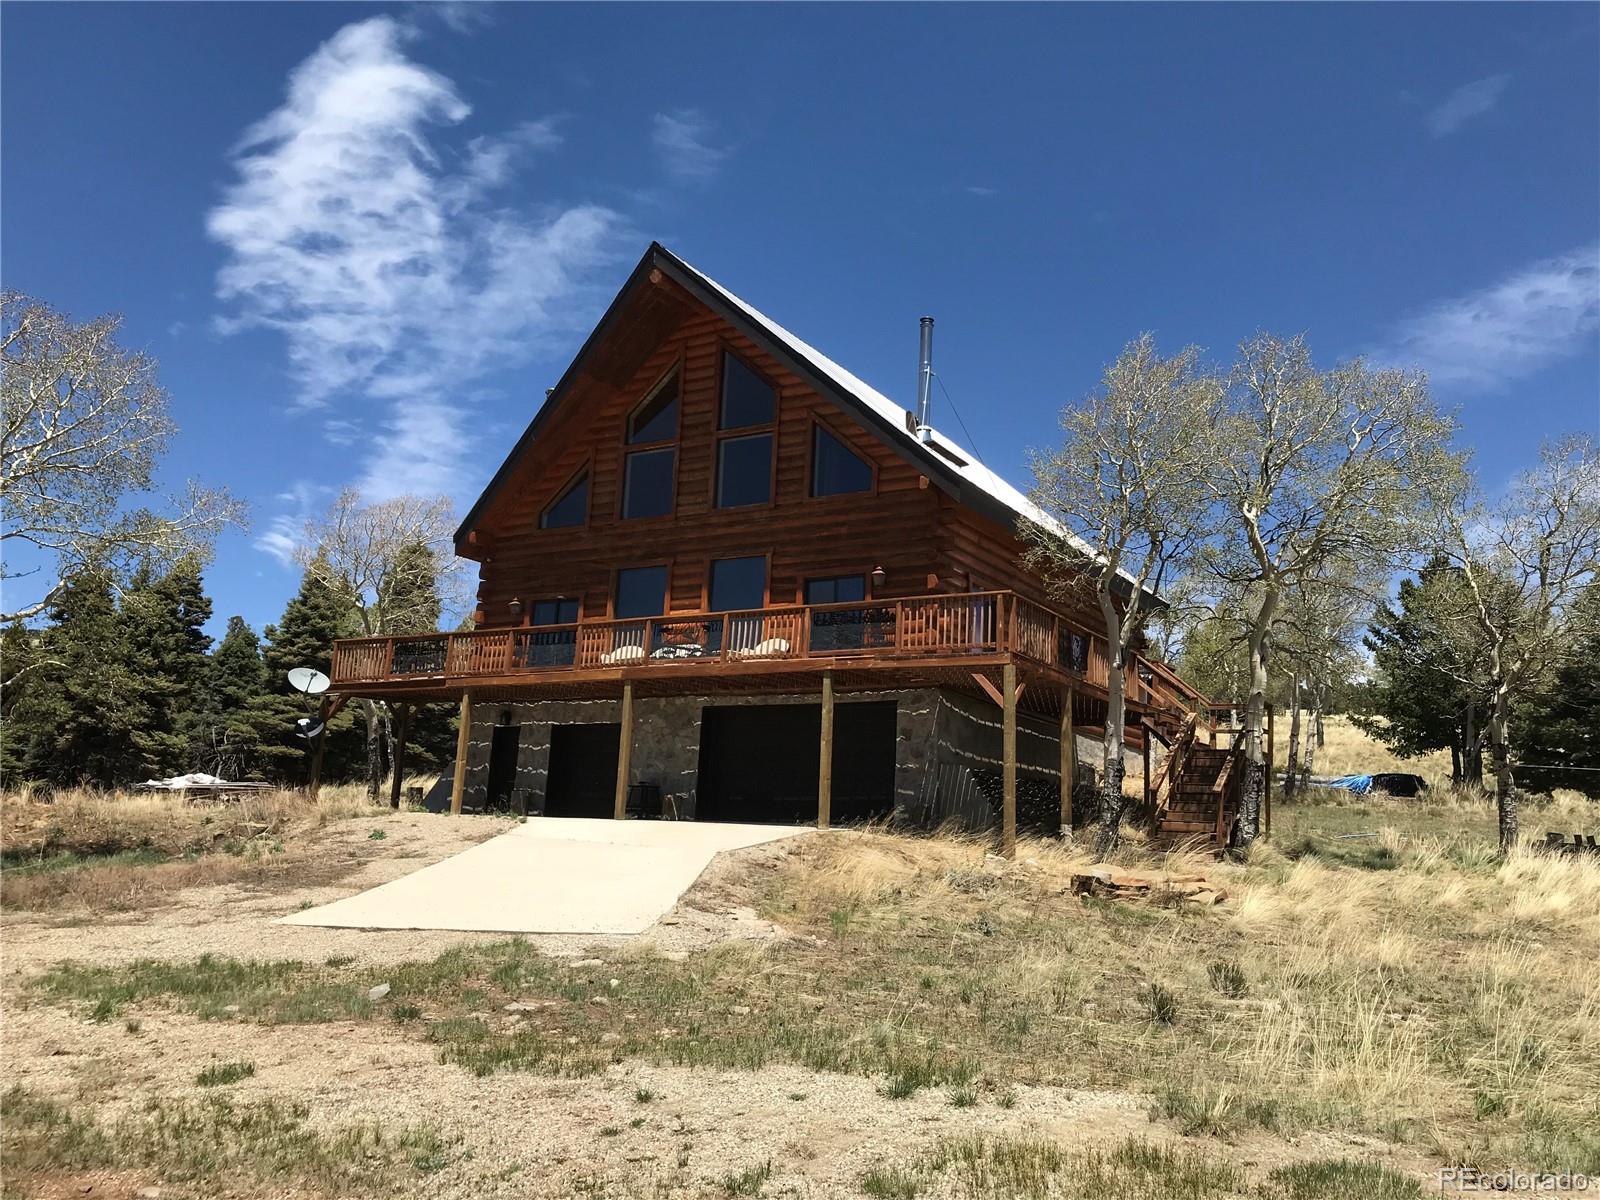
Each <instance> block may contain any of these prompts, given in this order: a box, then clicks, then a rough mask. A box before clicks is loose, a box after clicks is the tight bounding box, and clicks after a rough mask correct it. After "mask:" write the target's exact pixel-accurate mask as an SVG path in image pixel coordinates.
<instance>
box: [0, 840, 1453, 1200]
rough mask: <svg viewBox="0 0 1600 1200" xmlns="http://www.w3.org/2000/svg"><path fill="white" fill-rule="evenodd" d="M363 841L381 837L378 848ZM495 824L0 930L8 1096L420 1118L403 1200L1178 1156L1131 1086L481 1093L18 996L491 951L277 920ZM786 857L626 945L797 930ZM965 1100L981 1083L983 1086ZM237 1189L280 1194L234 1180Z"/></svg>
mask: <svg viewBox="0 0 1600 1200" xmlns="http://www.w3.org/2000/svg"><path fill="white" fill-rule="evenodd" d="M374 829H381V830H382V831H383V832H384V837H383V838H381V839H374V838H373V837H372V836H371V835H372V831H373V830H374ZM503 829H504V823H503V822H501V821H499V820H496V819H493V818H472V817H464V818H460V819H456V820H450V819H445V818H441V817H437V816H432V815H429V814H421V813H417V814H394V815H385V816H382V817H377V818H366V819H356V820H349V821H341V822H338V823H335V824H330V825H328V826H326V827H324V828H323V829H322V830H320V831H318V832H317V834H316V835H315V840H314V843H313V844H312V845H311V846H309V847H301V848H300V852H301V853H302V854H303V855H304V861H303V863H302V864H301V865H302V866H303V869H302V870H297V871H295V872H291V873H286V874H284V875H282V876H280V877H278V878H277V879H275V880H274V881H273V882H271V883H267V884H260V883H258V884H254V885H251V886H240V885H229V886H220V887H201V888H194V889H191V890H187V891H182V892H178V893H175V894H173V895H171V896H170V897H168V898H166V900H167V902H165V903H161V904H158V905H157V906H155V907H152V908H148V909H145V910H143V911H139V912H131V913H125V914H118V915H116V916H113V917H110V918H105V919H102V918H100V917H98V916H97V917H94V918H93V919H86V918H85V917H84V916H83V914H81V913H80V914H77V915H76V916H74V915H72V914H65V915H63V914H55V915H50V916H42V915H38V914H11V915H7V916H6V917H5V918H4V919H3V926H0V928H3V934H4V939H3V940H4V965H3V975H0V989H3V990H0V994H3V999H4V1006H5V1016H6V1020H5V1028H4V1046H3V1066H4V1075H5V1078H6V1081H7V1085H8V1086H10V1085H20V1086H21V1087H24V1088H27V1089H30V1090H31V1091H33V1092H35V1093H37V1094H40V1095H45V1096H52V1097H57V1098H60V1099H62V1100H64V1101H71V1102H73V1103H75V1104H81V1103H83V1102H85V1101H87V1102H88V1103H90V1104H91V1105H92V1106H93V1109H94V1111H95V1114H96V1116H97V1118H98V1119H99V1120H100V1121H101V1122H102V1123H110V1122H114V1121H116V1119H117V1118H118V1117H119V1116H120V1115H122V1114H126V1113H129V1112H132V1111H136V1110H137V1109H139V1108H140V1107H141V1106H143V1105H145V1104H147V1103H148V1102H149V1101H150V1100H151V1099H152V1098H157V1097H159V1098H161V1099H162V1100H180V1101H181V1100H194V1099H198V1098H200V1097H202V1096H203V1095H206V1094H207V1093H208V1092H213V1093H214V1089H206V1088H202V1087H201V1086H199V1085H198V1083H197V1081H196V1076H197V1074H198V1073H199V1072H200V1071H201V1070H202V1069H203V1068H205V1067H206V1066H207V1065H208V1064H214V1063H216V1062H226V1061H232V1060H247V1061H249V1062H251V1063H253V1064H254V1067H255V1072H254V1075H253V1076H251V1077H250V1078H247V1079H244V1080H242V1081H240V1082H238V1083H236V1084H234V1085H232V1086H231V1087H230V1088H228V1089H227V1095H228V1099H229V1100H230V1101H231V1102H233V1103H237V1104H245V1103H248V1102H250V1101H252V1100H261V1099H267V1098H272V1099H275V1100H278V1101H285V1100H287V1101H293V1102H297V1103H301V1104H304V1105H306V1106H307V1107H308V1108H309V1110H310V1120H311V1121H312V1123H313V1124H317V1125H323V1124H325V1125H326V1127H328V1128H339V1127H347V1126H349V1125H350V1124H352V1123H358V1122H366V1121H376V1122H380V1123H382V1124H383V1125H384V1126H385V1127H394V1128H401V1127H406V1126H415V1125H418V1124H422V1123H431V1124H434V1125H436V1126H438V1127H439V1128H441V1129H443V1130H444V1131H446V1132H447V1133H448V1134H450V1135H452V1136H458V1137H459V1138H460V1139H461V1141H460V1143H459V1144H458V1145H457V1146H456V1147H455V1148H454V1149H453V1150H452V1152H451V1154H450V1156H449V1161H448V1163H447V1165H445V1166H444V1167H443V1168H442V1169H441V1170H439V1171H438V1172H437V1173H433V1174H429V1175H426V1176H424V1177H420V1178H417V1179H414V1180H411V1181H410V1182H409V1183H407V1184H405V1185H403V1186H404V1187H405V1188H407V1189H409V1192H410V1194H419V1195H428V1196H435V1197H496V1196H506V1197H509V1196H519V1197H521V1196H550V1197H555V1196H570V1195H574V1194H579V1193H582V1194H589V1195H606V1196H619V1197H629V1196H662V1195H669V1196H678V1195H682V1196H721V1195H731V1194H735V1192H736V1188H737V1184H736V1183H735V1182H734V1181H733V1180H732V1177H734V1176H737V1175H738V1174H739V1173H740V1172H742V1171H745V1170H747V1169H749V1168H757V1169H767V1167H768V1166H769V1167H770V1174H768V1175H767V1176H766V1178H765V1180H764V1182H762V1183H761V1184H760V1187H759V1194H762V1195H767V1196H798V1197H822V1196H860V1195H861V1194H862V1187H861V1180H862V1177H863V1173H864V1172H866V1171H867V1170H869V1169H870V1168H872V1167H873V1166H875V1165H877V1164H881V1163H883V1162H886V1161H888V1160H890V1159H892V1158H894V1157H896V1156H898V1155H903V1154H904V1153H906V1151H907V1150H908V1149H911V1148H915V1147H919V1146H927V1145H931V1144H932V1143H933V1142H934V1141H935V1140H936V1139H938V1138H940V1137H942V1136H946V1135H953V1134H961V1133H974V1132H979V1131H982V1132H984V1133H986V1134H990V1135H1004V1134H1019V1135H1044V1136H1048V1137H1051V1138H1053V1139H1057V1140H1059V1141H1061V1142H1063V1143H1064V1144H1068V1145H1078V1146H1103V1145H1110V1144H1113V1143H1117V1142H1120V1141H1123V1140H1125V1139H1127V1138H1128V1137H1130V1136H1138V1137H1142V1138H1149V1139H1152V1140H1154V1141H1158V1142H1178V1141H1182V1140H1183V1139H1180V1138H1178V1137H1177V1135H1176V1132H1175V1131H1174V1130H1173V1129H1172V1128H1171V1127H1170V1126H1169V1125H1167V1124H1166V1123H1164V1122H1158V1123H1153V1122H1152V1120H1151V1118H1150V1116H1149V1115H1148V1113H1149V1099H1148V1097H1146V1096H1142V1095H1138V1094H1132V1093H1126V1092H1108V1091H1087V1090H1078V1091H1069V1090H1066V1089H1062V1088H1049V1087H1027V1086H1019V1087H1015V1088H1008V1089H1007V1091H1008V1095H1007V1096H1006V1103H1004V1104H1001V1103H997V1095H996V1093H995V1092H994V1091H993V1089H989V1090H988V1091H986V1092H985V1094H984V1096H983V1100H982V1102H981V1103H979V1104H975V1105H973V1106H972V1107H957V1106H955V1105H953V1104H952V1102H951V1098H950V1095H949V1094H948V1091H947V1089H944V1088H928V1089H925V1090H923V1091H920V1092H918V1093H917V1094H915V1095H913V1096H911V1097H909V1098H905V1099H890V1098H888V1097H886V1096H885V1095H883V1094H882V1092H881V1090H880V1086H879V1081H877V1080H874V1079H869V1078H864V1077H860V1076H851V1075H842V1074H830V1073H816V1072H812V1071H809V1070H806V1069H804V1068H802V1067H798V1066H792V1065H768V1066H766V1067H765V1068H763V1069H762V1070H760V1071H757V1072H730V1071H720V1070H711V1069H707V1068H699V1069H691V1068H680V1067H673V1066H669V1065H655V1064H651V1063H646V1062H641V1061H637V1060H632V1059H629V1060H626V1061H623V1062H621V1063H617V1064H614V1065H613V1066H611V1067H610V1068H609V1069H607V1070H606V1071H604V1072H603V1073H601V1074H599V1075H596V1076H590V1077H586V1078H580V1079H563V1078H552V1077H549V1076H545V1075H539V1074H533V1073H524V1072H516V1071H511V1072H504V1073H498V1074H494V1075H492V1076H489V1077H487V1078H480V1077H475V1076H474V1075H472V1074H470V1073H468V1072H467V1071H465V1070H463V1069H461V1068H460V1067H457V1066H453V1065H445V1064H443V1063H441V1062H440V1060H439V1053H438V1047H437V1046H435V1045H432V1044H430V1043H429V1042H427V1041H425V1040H423V1039H421V1038H419V1037H417V1036H415V1035H412V1034H407V1033H405V1032H403V1031H401V1030H399V1029H397V1028H396V1027H395V1026H394V1025H393V1024H392V1023H389V1022H386V1021H363V1022H338V1023H332V1024H315V1025H278V1026H274V1025H258V1024H251V1023H242V1022H229V1021H203V1020H200V1019H197V1018H195V1017H192V1016H189V1015H187V1014H184V1013H180V1012H176V1011H172V1010H170V1009H165V1008H162V1007H160V1006H153V1007H145V1006H141V1007H140V1009H139V1010H138V1016H139V1018H140V1019H139V1020H138V1021H137V1022H134V1023H131V1024H129V1023H124V1022H123V1021H121V1020H117V1021H108V1022H103V1023H95V1022H93V1021H91V1020H87V1019H85V1018H84V1017H83V1016H82V1015H80V1014H78V1013H75V1012H74V1011H73V1010H71V1009H69V1008H66V1007H60V1006H52V1005H49V1004H46V1003H45V1002H43V1001H42V1000H40V999H37V998H33V997H29V996H28V994H27V991H26V988H25V986H24V985H25V981H26V980H27V979H28V978H29V977H30V976H32V975H35V974H37V973H38V972H40V971H43V970H44V969H46V968H48V967H49V966H51V965H53V964H55V963H57V962H60V961H62V960H75V961H77V962H80V963H84V964H90V965H111V964H119V963H126V962H128V961H130V960H133V959H137V958H157V959H168V960H179V961H183V960H190V959H193V958H195V957H197V956H199V955H202V954H216V955H219V956H233V957H239V958H249V959H291V960H297V961H303V962H310V963H315V962H322V961H325V960H327V959H328V958H330V957H333V956H340V957H345V958H348V959H349V960H350V961H351V962H352V963H353V964H354V965H359V966H376V967H381V966H384V965H389V964H394V963H400V962H405V961H411V960H418V959H426V958H430V957H432V956H434V955H436V954H438V953H440V952H441V951H443V950H445V949H447V948H449V947H451V946H454V945H458V944H462V943H471V942H476V941H489V940H496V937H497V935H485V934H471V933H446V932H433V933H428V932H422V933H419V932H399V931H372V932H366V931H358V930H341V929H321V928H308V927H296V926H284V925H276V924H273V923H272V921H273V918H275V917H278V916H281V915H283V914H286V913H290V912H294V911H296V910H297V909H300V908H302V907H306V906H308V905H312V904H321V903H325V902H327V901H330V900H333V899H337V898H340V897H343V896H346V895H350V894H353V893H354V892H357V891H360V890H362V889H365V888H368V887H372V886H374V885H376V884H380V883H383V882H386V881H388V880H391V879H394V878H396V877H397V876H399V875H401V874H403V873H405V872H408V871H412V870H415V869H417V868H419V867H422V866H424V865H427V864H429V863H432V862H435V861H438V860H439V859H441V858H443V857H444V856H446V855H449V854H453V853H455V852H457V851H459V850H461V849H464V848H466V847H467V846H470V845H472V844H475V843H476V842H478V841H481V840H482V839H483V838H485V837H488V836H493V835H494V834H495V833H498V832H500V831H502V830H503ZM794 844H795V843H791V842H777V843H769V844H766V845H762V846H757V847H750V848H748V849H745V850H740V851H735V852H733V853H728V854H723V855H720V856H719V857H718V858H717V859H716V860H714V862H713V864H712V866H711V867H710V868H709V869H708V870H707V872H706V873H705V874H704V875H703V876H702V877H701V879H700V880H699V881H698V882H697V883H696V885H695V886H694V887H693V888H692V889H691V890H690V891H689V892H688V893H687V894H686V895H685V896H684V898H683V900H682V901H680V903H679V904H678V905H677V907H676V908H674V909H673V910H672V912H670V913H669V914H668V915H667V916H665V917H663V918H662V920H661V921H660V922H658V923H657V925H656V926H655V927H654V928H652V929H651V930H650V931H648V932H647V933H646V934H644V935H641V936H640V937H639V938H638V939H636V940H635V945H634V946H630V947H629V949H630V950H632V949H636V948H637V947H638V945H639V944H643V943H649V944H652V945H653V946H654V947H655V948H656V949H658V950H659V951H661V952H662V953H664V954H666V955H669V956H671V957H675V958H676V957H682V956H687V955H688V954H689V953H691V952H693V951H696V950H700V949H704V948H707V947H710V946H713V945H716V944H718V943H721V942H725V941H727V940H730V939H758V940H760V939H782V938H787V937H790V936H792V935H791V934H789V933H788V932H786V931H785V930H783V929H781V928H779V927H778V926H776V925H773V924H771V923H770V922H767V921H765V920H763V919H761V918H759V917H758V916H757V915H756V912H755V910H754V908H753V907H752V901H753V900H754V899H755V896H756V893H757V891H758V888H759V884H760V881H761V878H762V877H763V876H764V875H770V873H771V872H772V871H773V870H774V869H775V868H777V867H778V866H780V865H781V864H782V863H783V862H784V861H785V858H786V856H788V855H789V854H791V853H793V852H794V851H793V850H792V846H793V845H794ZM528 941H529V942H530V943H532V944H533V945H535V946H536V947H537V948H538V949H540V950H541V951H542V952H543V953H546V954H549V955H552V956H561V957H576V956H579V955H590V956H592V955H605V954H606V953H607V951H608V950H615V949H618V948H619V947H620V946H621V945H622V944H623V943H624V942H627V941H629V939H623V938H611V939H606V938H593V937H586V938H581V939H580V938H572V937H530V938H529V939H528ZM622 957H623V956H621V955H620V954H619V960H620V959H621V958H622ZM616 969H617V970H619V971H625V970H627V966H626V963H625V962H623V961H618V962H617V964H616ZM423 1015H424V1016H425V1017H426V1016H427V1015H428V1014H426V1013H424V1014H423ZM978 1087H979V1089H980V1090H983V1089H985V1088H986V1087H987V1085H986V1084H985V1082H984V1081H983V1080H981V1079H980V1081H979V1083H978ZM1298 1141H1299V1143H1300V1144H1298V1145H1295V1146H1288V1145H1285V1144H1283V1143H1282V1142H1279V1141H1274V1140H1270V1139H1267V1138H1264V1137H1260V1136H1253V1137H1247V1138H1245V1139H1244V1140H1243V1141H1242V1142H1240V1143H1239V1144H1237V1145H1235V1146H1233V1147H1232V1148H1231V1149H1230V1152H1229V1154H1230V1157H1231V1158H1233V1160H1234V1161H1235V1162H1238V1163H1241V1164H1243V1165H1246V1166H1251V1167H1260V1168H1262V1169H1265V1167H1267V1166H1270V1165H1272V1164H1274V1163H1278V1162H1282V1161H1285V1160H1286V1159H1292V1158H1300V1157H1306V1156H1309V1155H1312V1154H1324V1155H1327V1154H1361V1153H1362V1152H1363V1151H1364V1150H1366V1149H1367V1148H1368V1144H1367V1143H1366V1142H1365V1141H1364V1140H1363V1139H1361V1138H1359V1137H1355V1136H1349V1135H1332V1134H1308V1135H1305V1136H1304V1137H1303V1138H1301V1139H1298ZM1391 1154H1392V1150H1391ZM1391 1161H1392V1158H1391ZM1421 1165H1422V1164H1421V1163H1420V1162H1419V1163H1418V1164H1416V1166H1417V1167H1420V1166H1421ZM29 1182H30V1185H31V1186H32V1187H33V1191H34V1194H36V1195H39V1196H44V1197H53V1196H58V1195H59V1196H68V1195H86V1194H87V1195H95V1196H108V1197H135V1196H139V1197H149V1196H151V1195H159V1196H161V1197H163V1198H172V1197H190V1196H193V1197H198V1196H200V1195H213V1194H216V1193H215V1189H214V1188H205V1189H197V1188H194V1187H192V1186H187V1185H183V1184H173V1183H171V1182H162V1181H159V1180H157V1179H156V1178H155V1177H153V1176H145V1175H141V1174H138V1173H129V1172H107V1171H91V1172H72V1173H66V1174H63V1175H60V1176H50V1177H46V1178H42V1179H34V1180H31V1181H29ZM152 1189H154V1190H152ZM230 1194H238V1195H248V1196H259V1195H262V1194H275V1193H263V1192H262V1191H261V1189H260V1188H259V1187H251V1186H249V1185H247V1184H243V1183H242V1184H241V1186H240V1190H239V1191H238V1192H237V1193H230ZM283 1194H285V1195H287V1194H289V1193H283Z"/></svg>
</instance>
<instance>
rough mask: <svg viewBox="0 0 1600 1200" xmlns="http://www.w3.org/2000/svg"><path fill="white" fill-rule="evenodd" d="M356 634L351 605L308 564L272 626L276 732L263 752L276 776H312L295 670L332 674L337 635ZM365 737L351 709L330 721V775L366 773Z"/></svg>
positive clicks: (270, 709)
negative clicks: (299, 723) (298, 730)
mask: <svg viewBox="0 0 1600 1200" xmlns="http://www.w3.org/2000/svg"><path fill="white" fill-rule="evenodd" d="M313 567H314V564H313ZM352 632H353V630H352V629H351V613H350V611H349V607H348V606H347V605H346V604H345V603H344V601H343V600H342V599H341V598H340V597H339V595H338V594H337V593H336V592H335V591H334V590H333V589H332V588H330V587H329V586H328V585H327V584H326V583H325V582H324V581H323V576H322V573H321V572H319V571H317V570H315V569H313V568H308V569H307V571H306V573H305V575H304V576H303V577H302V578H301V580H300V590H299V591H298V592H297V593H296V594H295V595H294V597H293V598H292V599H291V600H290V601H289V603H288V606H287V607H286V608H285V609H284V610H283V617H282V619H280V620H279V622H278V623H277V624H276V625H268V626H267V628H266V639H267V645H266V648H265V650H264V651H263V653H262V659H263V662H264V665H265V667H266V673H267V680H266V694H265V697H264V699H263V701H262V711H263V713H264V715H265V719H266V720H267V721H268V723H269V728H270V736H268V737H266V738H264V739H263V741H262V742H261V753H262V757H263V769H264V770H265V771H266V773H267V774H268V775H269V776H270V777H271V778H274V779H280V780H283V781H285V782H297V783H298V782H304V781H305V780H306V779H307V778H308V777H309V771H310V750H311V745H310V743H308V742H306V741H305V740H304V739H303V738H300V737H297V736H295V721H296V720H297V719H299V718H300V717H303V716H306V715H307V707H308V705H307V702H306V697H305V696H304V695H302V694H301V693H300V692H297V691H295V689H294V688H292V687H291V686H289V680H288V674H289V672H290V671H291V670H293V669H294V668H295V667H311V668H314V669H315V670H318V671H321V672H323V673H324V674H327V673H328V671H329V669H330V668H331V666H332V664H333V643H334V639H336V638H340V637H349V636H351V634H352ZM314 703H315V702H313V705H312V706H313V708H314ZM362 736H363V735H362V734H361V732H359V731H357V730H356V729H355V727H354V718H353V715H352V714H351V712H350V710H349V709H348V708H347V709H345V710H344V711H343V712H341V713H340V714H339V715H338V716H337V717H335V718H334V719H333V720H332V721H331V722H329V724H328V736H327V742H326V745H325V747H324V751H323V763H322V777H323V778H324V779H326V780H343V779H350V778H353V777H355V776H356V775H357V774H358V773H359V772H360V771H361V767H362V764H363V763H364V761H365V752H364V747H363V745H362Z"/></svg>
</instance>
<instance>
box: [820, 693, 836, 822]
mask: <svg viewBox="0 0 1600 1200" xmlns="http://www.w3.org/2000/svg"><path fill="white" fill-rule="evenodd" d="M820 755H821V757H820V758H819V759H818V762H817V828H818V829H826V828H827V827H828V824H829V822H830V821H831V820H832V819H833V672H832V671H824V672H823V673H822V743H821V748H820Z"/></svg>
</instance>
